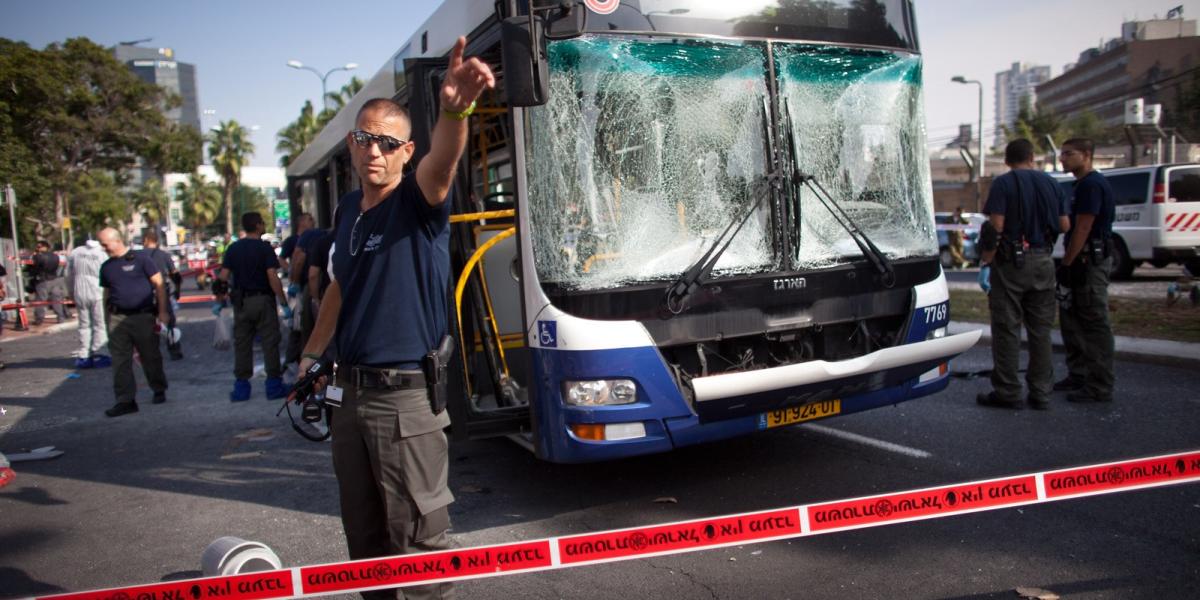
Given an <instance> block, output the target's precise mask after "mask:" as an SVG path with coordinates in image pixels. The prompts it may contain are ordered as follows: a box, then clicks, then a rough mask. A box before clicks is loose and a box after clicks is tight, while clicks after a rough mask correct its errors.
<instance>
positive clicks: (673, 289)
mask: <svg viewBox="0 0 1200 600" xmlns="http://www.w3.org/2000/svg"><path fill="white" fill-rule="evenodd" d="M768 114H769V113H768V111H767V106H766V99H765V98H764V99H763V106H762V115H763V118H762V121H763V144H764V146H765V150H766V152H767V157H768V161H769V160H770V157H771V156H772V151H771V150H772V148H771V125H770V119H769V118H768V116H767V115H768ZM781 179H782V178H781V177H780V176H779V173H778V172H777V171H772V172H771V173H769V174H768V175H766V176H765V177H763V178H762V179H760V180H759V182H758V185H757V186H755V187H756V188H757V189H756V190H755V193H754V196H755V198H754V203H753V204H751V206H750V208H749V209H747V210H746V212H745V213H743V214H741V215H740V216H737V217H736V218H734V219H733V220H732V221H730V222H729V225H726V226H725V230H724V231H722V232H721V235H719V236H717V237H716V239H714V240H713V243H712V244H711V245H710V246H709V247H708V250H707V251H706V252H705V253H704V255H703V256H701V257H700V259H699V260H697V261H696V262H695V263H692V266H690V267H688V268H687V270H686V271H684V272H683V273H682V274H680V276H679V277H678V278H676V279H675V281H674V282H672V283H671V285H670V286H669V287H667V293H666V294H664V295H663V300H662V308H663V309H665V310H666V311H667V313H669V314H665V315H664V318H667V319H669V318H671V317H672V316H674V315H677V314H679V313H681V312H683V311H684V309H685V308H687V307H686V305H685V304H684V301H685V300H687V298H688V296H691V295H692V294H694V293H695V292H696V290H699V289H700V286H701V285H702V284H703V281H704V280H705V279H708V276H709V274H710V273H712V270H713V267H715V266H716V265H717V261H718V260H720V258H721V255H722V254H724V253H725V250H726V249H728V248H729V244H730V243H731V242H733V238H735V237H737V234H738V232H739V231H741V230H742V226H743V225H745V224H746V221H748V220H750V215H753V214H754V213H755V212H756V211H757V210H758V207H759V206H761V205H762V202H763V199H764V198H767V197H769V196H772V195H773V194H771V188H772V187H776V186H778V184H779V183H780V182H781ZM731 232H732V233H731ZM722 242H724V243H722Z"/></svg>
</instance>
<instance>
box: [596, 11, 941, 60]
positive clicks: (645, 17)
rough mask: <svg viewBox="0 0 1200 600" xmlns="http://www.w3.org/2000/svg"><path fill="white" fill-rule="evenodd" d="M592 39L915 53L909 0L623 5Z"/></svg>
mask: <svg viewBox="0 0 1200 600" xmlns="http://www.w3.org/2000/svg"><path fill="white" fill-rule="evenodd" d="M586 31H588V32H592V33H655V34H680V35H688V36H717V37H727V38H736V39H773V40H795V41H817V42H825V43H831V44H846V45H852V46H877V47H883V48H894V49H900V50H907V51H910V52H916V51H919V50H920V48H919V47H918V44H917V33H916V25H915V20H914V18H913V10H912V2H911V0H740V1H730V0H624V1H623V2H621V5H620V6H619V7H618V8H617V9H616V10H615V11H613V12H612V13H611V14H608V15H600V14H597V13H594V12H590V13H589V14H588V15H587V27H586Z"/></svg>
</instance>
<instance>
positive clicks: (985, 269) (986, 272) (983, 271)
mask: <svg viewBox="0 0 1200 600" xmlns="http://www.w3.org/2000/svg"><path fill="white" fill-rule="evenodd" d="M991 277H992V265H983V266H982V267H979V289H981V290H983V293H985V294H990V293H991V292H992V281H991Z"/></svg>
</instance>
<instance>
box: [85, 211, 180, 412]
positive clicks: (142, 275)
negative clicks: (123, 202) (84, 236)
mask: <svg viewBox="0 0 1200 600" xmlns="http://www.w3.org/2000/svg"><path fill="white" fill-rule="evenodd" d="M97 238H98V239H99V240H100V245H101V246H103V247H104V251H105V252H106V253H107V254H108V256H109V259H108V260H106V261H104V264H103V265H100V287H102V288H104V306H105V309H106V310H107V312H108V349H109V351H110V352H112V366H113V392H114V393H115V394H116V396H117V403H116V404H114V405H113V407H112V408H110V409H108V410H106V411H104V414H106V415H108V416H110V417H119V416H121V415H127V414H129V413H134V412H137V410H138V406H137V401H136V400H135V395H136V393H137V384H136V382H135V381H134V378H133V350H134V349H135V348H136V349H137V352H138V355H140V356H141V359H142V371H143V372H144V373H145V374H146V382H147V383H148V384H149V385H150V389H152V390H154V400H153V402H154V403H155V404H162V403H163V402H166V401H167V375H166V373H164V372H163V363H162V354H160V353H159V351H158V335H157V334H155V332H154V319H155V316H156V315H157V317H158V320H159V322H161V323H164V324H165V323H167V322H168V321H169V320H170V315H169V313H168V311H167V288H166V287H165V286H164V285H163V276H162V273H159V272H158V266H156V265H155V264H154V261H152V260H150V257H148V256H146V255H145V254H142V253H140V252H134V251H133V250H131V249H130V248H129V247H128V246H126V245H125V241H124V240H122V239H121V234H120V233H118V232H117V230H116V229H112V228H111V227H110V228H108V229H104V230H102V231H101V232H100V234H99V235H98V236H97Z"/></svg>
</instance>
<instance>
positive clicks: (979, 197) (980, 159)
mask: <svg viewBox="0 0 1200 600" xmlns="http://www.w3.org/2000/svg"><path fill="white" fill-rule="evenodd" d="M950 81H953V82H954V83H973V84H975V85H977V86H979V131H978V132H976V134H975V135H978V136H979V156H976V157H975V200H976V201H977V202H978V203H979V205H980V206H983V163H984V162H985V160H986V159H985V156H984V154H983V82H981V81H979V80H977V79H967V78H965V77H963V76H962V75H955V76H954V77H952V78H951V79H950Z"/></svg>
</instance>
